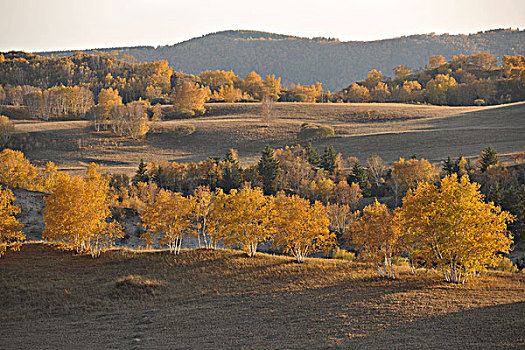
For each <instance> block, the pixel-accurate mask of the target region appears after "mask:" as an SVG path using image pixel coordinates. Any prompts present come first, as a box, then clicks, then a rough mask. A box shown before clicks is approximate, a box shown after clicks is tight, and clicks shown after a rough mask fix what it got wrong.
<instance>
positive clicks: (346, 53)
mask: <svg viewBox="0 0 525 350" xmlns="http://www.w3.org/2000/svg"><path fill="white" fill-rule="evenodd" d="M85 52H86V53H95V52H103V53H118V54H119V55H120V57H121V58H123V57H130V56H133V57H134V58H135V59H136V60H138V61H139V62H153V61H158V60H167V61H168V63H169V65H170V67H172V68H173V69H174V70H175V71H180V72H184V73H188V74H194V75H196V74H198V73H200V72H202V71H205V70H225V71H229V70H233V71H234V72H235V73H236V74H238V75H239V76H245V75H247V74H248V73H250V72H252V71H255V72H257V73H258V74H259V75H261V76H263V77H264V76H266V75H269V74H270V75H271V74H275V75H277V76H280V77H282V78H283V80H282V83H283V84H284V85H288V84H290V83H299V84H302V85H312V84H315V83H316V82H322V83H323V88H324V89H326V90H330V91H340V90H342V89H344V88H345V87H347V86H348V84H349V82H352V81H359V80H363V79H365V78H366V76H367V74H368V72H369V71H370V70H372V69H377V70H380V71H382V72H383V74H384V75H385V76H390V77H393V76H394V73H393V71H392V69H394V68H395V67H396V66H398V65H404V66H407V67H410V68H412V70H413V71H415V72H418V71H420V70H422V69H423V68H424V67H425V65H426V64H427V62H428V58H429V57H431V56H436V55H442V56H443V57H445V59H446V60H450V59H451V58H452V57H453V56H458V55H461V54H462V55H472V54H476V53H481V52H484V53H489V54H492V55H494V56H495V57H496V59H497V60H498V62H500V61H501V59H502V58H503V56H504V55H511V56H515V55H523V54H525V32H524V31H520V30H511V29H497V30H491V31H486V32H479V33H476V34H470V35H448V34H443V35H434V34H424V35H412V36H406V37H399V38H394V39H388V40H377V41H368V42H364V41H352V42H340V41H339V40H337V39H334V38H313V39H308V38H299V37H294V36H287V35H279V34H272V33H264V32H254V31H225V32H219V33H212V34H209V35H205V36H203V37H200V38H194V39H191V40H188V41H185V42H182V43H179V44H175V45H169V46H159V47H152V46H140V47H122V48H108V49H96V50H88V51H85ZM40 54H42V55H48V56H50V55H54V56H55V57H56V56H69V55H72V54H74V52H73V51H63V52H47V53H40Z"/></svg>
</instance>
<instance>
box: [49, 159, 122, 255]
mask: <svg viewBox="0 0 525 350" xmlns="http://www.w3.org/2000/svg"><path fill="white" fill-rule="evenodd" d="M108 193H109V182H108V180H107V179H106V177H105V176H104V175H103V174H101V173H100V172H99V171H98V168H97V166H96V165H94V164H92V165H90V167H89V168H88V171H87V175H86V176H85V177H81V176H69V175H68V174H66V173H58V175H57V176H56V178H55V180H54V183H53V188H52V191H51V194H50V195H49V196H48V197H47V198H45V199H44V202H45V208H44V223H45V229H44V231H43V235H42V236H43V238H44V239H47V240H48V241H50V242H51V243H53V244H55V245H56V246H58V247H59V248H61V249H66V250H76V251H77V252H79V253H89V254H91V256H92V257H97V256H99V255H100V253H101V251H103V250H105V249H108V248H111V247H112V246H113V244H114V243H115V240H116V239H118V238H122V237H123V236H124V234H123V231H122V228H121V226H120V225H119V224H118V223H117V222H116V221H111V222H110V218H111V212H110V208H109V204H110V197H109V195H108Z"/></svg>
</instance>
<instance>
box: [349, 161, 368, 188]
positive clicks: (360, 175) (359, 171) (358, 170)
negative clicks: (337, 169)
mask: <svg viewBox="0 0 525 350" xmlns="http://www.w3.org/2000/svg"><path fill="white" fill-rule="evenodd" d="M348 183H349V184H351V183H357V184H358V185H359V188H360V189H361V191H363V196H364V197H368V196H370V189H371V186H370V181H368V175H367V174H366V171H365V169H364V168H363V167H362V166H361V164H359V161H357V162H355V163H354V166H353V167H352V173H351V174H350V175H348Z"/></svg>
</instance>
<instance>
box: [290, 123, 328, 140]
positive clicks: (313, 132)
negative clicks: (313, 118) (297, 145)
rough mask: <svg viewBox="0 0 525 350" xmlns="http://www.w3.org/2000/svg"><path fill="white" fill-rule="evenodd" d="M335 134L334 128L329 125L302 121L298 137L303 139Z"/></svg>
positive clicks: (321, 137) (320, 137)
mask: <svg viewBox="0 0 525 350" xmlns="http://www.w3.org/2000/svg"><path fill="white" fill-rule="evenodd" d="M334 135H335V131H334V128H333V127H332V126H330V125H321V124H312V123H304V124H303V125H301V130H300V131H299V133H298V135H297V136H298V137H299V138H300V139H304V140H311V139H323V138H328V137H332V136H334Z"/></svg>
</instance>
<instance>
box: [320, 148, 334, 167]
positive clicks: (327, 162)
mask: <svg viewBox="0 0 525 350" xmlns="http://www.w3.org/2000/svg"><path fill="white" fill-rule="evenodd" d="M336 157H337V154H336V153H335V150H334V146H332V145H330V146H326V147H325V149H324V153H323V155H322V156H321V168H323V169H324V170H326V171H327V172H328V173H329V174H332V173H333V172H334V170H335V159H336Z"/></svg>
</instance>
